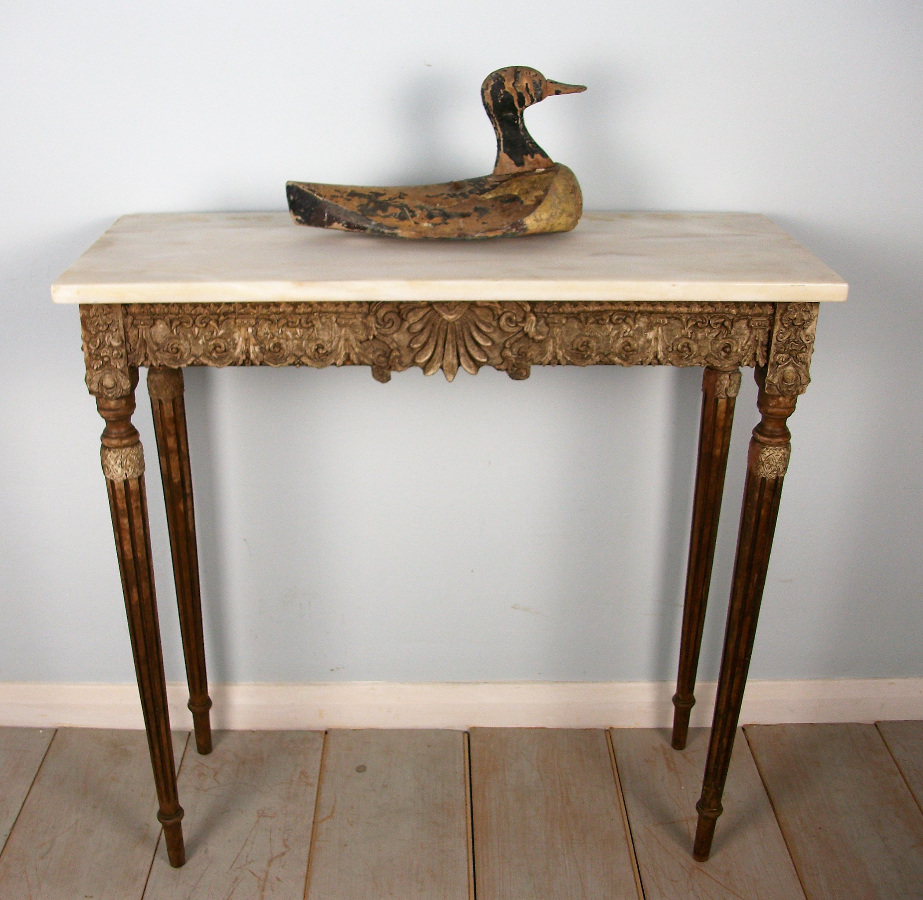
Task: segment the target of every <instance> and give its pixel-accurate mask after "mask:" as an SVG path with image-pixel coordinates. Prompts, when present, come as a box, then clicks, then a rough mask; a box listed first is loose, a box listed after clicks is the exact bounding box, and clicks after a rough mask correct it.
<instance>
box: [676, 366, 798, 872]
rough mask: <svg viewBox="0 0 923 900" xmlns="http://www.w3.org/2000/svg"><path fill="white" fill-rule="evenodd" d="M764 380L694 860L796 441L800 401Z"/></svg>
mask: <svg viewBox="0 0 923 900" xmlns="http://www.w3.org/2000/svg"><path fill="white" fill-rule="evenodd" d="M765 377H766V372H765V370H764V369H757V371H756V380H757V384H758V385H759V398H758V400H757V405H758V406H759V410H760V413H761V415H762V418H761V420H760V423H759V425H757V426H756V428H754V429H753V437H752V439H751V440H750V452H749V455H748V458H747V480H746V483H745V485H744V501H743V510H742V512H741V519H740V533H739V535H738V538H737V558H736V560H735V562H734V578H733V582H732V587H731V601H730V606H729V608H728V619H727V628H726V630H725V634H724V652H723V654H722V657H721V674H720V675H719V677H718V695H717V697H716V699H715V714H714V719H713V722H712V731H711V741H710V743H709V745H708V760H707V762H706V764H705V779H704V782H703V784H702V796H701V798H700V799H699V802H698V803H697V804H696V809H697V810H698V813H699V820H698V826H697V828H696V833H695V845H694V847H693V851H692V854H693V856H694V857H695V858H696V859H698V860H705V859H708V855H709V853H710V851H711V843H712V838H713V837H714V833H715V822H716V821H717V819H718V816H720V815H721V795H722V794H723V792H724V783H725V781H726V779H727V773H728V766H729V765H730V761H731V749H732V747H733V746H734V736H735V734H736V732H737V722H738V720H739V718H740V707H741V703H742V702H743V696H744V687H745V685H746V682H747V672H748V670H749V668H750V654H751V653H752V652H753V641H754V638H755V637H756V621H757V617H758V615H759V610H760V601H761V600H762V597H763V587H764V586H765V584H766V569H767V567H768V565H769V551H770V548H771V547H772V537H773V533H774V532H775V527H776V518H777V516H778V512H779V498H780V496H781V493H782V481H783V479H784V477H785V472H786V469H787V468H788V460H789V456H790V454H791V440H790V439H791V435H790V433H789V430H788V427H787V425H786V421H787V419H788V417H789V416H790V415H791V414H792V413H793V412H794V411H795V397H793V396H792V397H780V396H775V395H772V394H768V393H767V392H766V389H765Z"/></svg>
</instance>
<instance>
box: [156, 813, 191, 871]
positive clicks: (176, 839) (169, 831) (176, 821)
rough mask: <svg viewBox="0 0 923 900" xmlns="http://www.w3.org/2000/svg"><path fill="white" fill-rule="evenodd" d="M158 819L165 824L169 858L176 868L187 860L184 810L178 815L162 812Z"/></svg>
mask: <svg viewBox="0 0 923 900" xmlns="http://www.w3.org/2000/svg"><path fill="white" fill-rule="evenodd" d="M157 819H158V821H159V822H160V824H161V825H163V841H164V843H165V844H166V845H167V859H168V860H169V861H170V865H171V866H173V868H174V869H178V868H180V866H182V865H184V864H185V862H186V846H185V844H184V843H183V810H182V809H180V811H179V813H178V814H177V815H173V816H165V815H164V814H163V813H162V812H160V813H158V814H157Z"/></svg>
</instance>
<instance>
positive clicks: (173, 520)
mask: <svg viewBox="0 0 923 900" xmlns="http://www.w3.org/2000/svg"><path fill="white" fill-rule="evenodd" d="M147 390H148V394H150V397H151V410H152V412H153V414H154V433H155V435H156V437H157V452H158V455H159V457H160V476H161V480H162V482H163V495H164V500H165V502H166V508H167V527H168V530H169V533H170V549H171V551H172V554H173V578H174V581H175V583H176V600H177V605H178V607H179V622H180V631H181V633H182V637H183V656H184V657H185V660H186V679H187V681H188V683H189V704H188V705H189V710H190V712H191V713H192V721H193V727H194V729H195V740H196V749H197V750H198V751H199V753H211V749H212V734H211V724H210V722H209V715H208V711H209V710H210V709H211V706H212V701H211V699H210V698H209V696H208V678H207V676H206V672H205V638H204V634H203V630H202V600H201V596H200V592H199V557H198V550H197V548H196V535H195V508H194V506H193V501H192V470H191V469H190V465H189V439H188V436H187V433H186V405H185V403H184V401H183V372H182V370H181V369H170V368H167V367H166V366H152V367H151V368H150V370H149V371H148V374H147Z"/></svg>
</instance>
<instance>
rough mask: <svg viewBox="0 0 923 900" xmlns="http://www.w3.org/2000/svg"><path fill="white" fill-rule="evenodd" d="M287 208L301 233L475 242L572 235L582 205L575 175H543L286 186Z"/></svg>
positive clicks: (554, 169)
mask: <svg viewBox="0 0 923 900" xmlns="http://www.w3.org/2000/svg"><path fill="white" fill-rule="evenodd" d="M287 190H288V206H289V210H290V211H291V213H292V217H293V218H294V220H295V221H296V222H297V223H298V224H300V225H314V226H317V227H320V228H335V229H339V230H341V231H364V232H367V233H369V234H377V235H386V236H389V237H401V238H455V239H462V240H464V239H469V240H470V239H477V238H487V237H503V236H508V237H513V236H516V235H521V234H538V233H548V232H554V231H570V230H571V229H572V228H574V226H575V225H576V224H577V222H578V220H579V219H580V214H581V213H582V211H583V200H582V196H581V193H580V185H579V184H578V183H577V179H576V177H575V176H574V173H573V172H571V170H570V169H568V168H567V166H564V165H561V164H560V163H556V164H552V165H551V166H549V167H548V168H546V169H535V170H531V171H524V172H513V173H511V174H509V175H485V176H482V177H480V178H466V179H464V180H463V181H449V182H445V183H444V184H425V185H415V186H413V187H357V186H354V185H341V184H309V183H304V182H298V181H290V182H289V183H288V185H287Z"/></svg>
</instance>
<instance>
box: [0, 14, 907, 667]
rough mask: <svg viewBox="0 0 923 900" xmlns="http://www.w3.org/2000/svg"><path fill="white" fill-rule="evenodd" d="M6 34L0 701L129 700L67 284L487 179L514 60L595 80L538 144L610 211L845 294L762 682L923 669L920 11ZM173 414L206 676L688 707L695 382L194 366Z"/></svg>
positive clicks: (558, 113) (745, 415)
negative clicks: (201, 243) (671, 701)
mask: <svg viewBox="0 0 923 900" xmlns="http://www.w3.org/2000/svg"><path fill="white" fill-rule="evenodd" d="M0 35H2V38H0V40H2V42H3V52H2V53H0V121H2V122H3V126H2V128H0V185H2V198H3V202H2V213H3V214H2V216H0V310H2V323H3V327H2V329H0V341H2V344H3V346H2V348H0V367H2V372H0V385H2V389H0V422H2V425H0V459H2V461H3V469H2V476H0V511H2V516H0V548H2V549H0V681H66V682H83V681H99V682H110V681H111V682H123V681H129V680H131V679H132V668H131V658H130V653H129V648H128V641H127V635H126V628H125V625H124V621H123V620H124V615H123V613H122V610H121V598H120V591H119V581H118V574H117V569H116V560H115V554H114V550H113V545H112V537H111V532H110V527H109V522H108V508H107V505H106V499H105V490H104V486H103V480H102V475H101V473H100V470H99V461H98V446H99V445H98V434H99V431H100V430H101V427H102V422H101V420H100V419H99V417H98V416H97V414H96V412H95V410H94V407H93V403H92V400H91V398H90V397H89V395H88V394H87V393H86V390H85V388H84V387H83V384H82V380H81V378H82V374H81V367H82V359H81V354H80V341H79V332H78V321H77V311H76V309H74V308H61V307H53V306H52V304H51V302H50V298H49V285H50V283H51V282H52V281H53V280H54V279H55V278H56V277H57V276H58V275H59V274H60V273H61V272H62V271H63V270H64V269H65V268H66V267H67V266H68V265H69V264H70V263H71V262H72V261H73V260H74V259H75V258H76V257H77V256H78V255H79V254H80V253H81V252H82V251H83V250H84V249H85V248H86V247H87V246H88V245H89V244H90V243H91V242H92V240H93V239H94V238H95V237H96V236H97V235H98V234H99V233H100V232H101V231H102V230H103V229H104V228H105V227H107V226H108V225H109V224H110V223H111V222H112V221H113V220H114V219H115V218H117V217H118V216H119V215H121V214H123V213H128V212H152V211H181V210H245V209H246V210H249V209H282V208H284V183H285V181H286V180H287V179H289V178H302V179H306V180H315V181H334V182H336V181H346V182H355V183H372V184H374V183H388V182H392V183H393V182H398V183H400V182H403V183H413V182H425V181H433V180H438V179H444V178H454V177H461V176H467V175H477V174H482V173H486V172H487V171H489V170H490V168H491V165H492V163H493V153H494V146H493V135H492V133H491V130H490V127H489V124H488V122H487V119H486V117H485V116H484V113H483V110H482V109H481V106H480V99H479V95H478V87H479V85H480V82H481V79H482V78H483V77H484V75H486V74H487V73H488V72H489V71H491V70H492V69H494V68H497V67H499V66H502V65H508V64H513V63H516V64H528V65H533V66H535V67H537V68H539V69H541V70H542V71H544V72H545V73H546V74H547V75H549V76H550V77H554V78H558V79H561V80H565V81H577V82H582V83H585V84H587V85H588V86H589V90H588V91H587V93H586V94H582V95H580V96H578V97H568V98H562V99H560V100H555V101H553V102H550V103H545V104H542V105H541V106H540V107H537V108H535V109H534V110H531V111H530V114H529V125H530V128H531V130H532V132H533V134H534V135H535V136H536V138H537V140H538V141H539V143H541V144H542V145H543V146H544V147H545V148H546V149H547V150H548V151H549V152H550V153H551V155H552V156H553V157H554V158H556V159H559V160H560V161H562V162H565V163H567V164H568V165H569V166H571V168H572V169H573V170H574V171H575V172H576V173H577V175H578V177H579V179H580V181H581V183H582V185H583V190H584V196H585V202H586V206H587V208H590V209H613V208H614V209H657V210H660V209H670V210H741V211H752V212H761V213H765V214H768V215H769V216H770V217H772V218H774V219H775V221H777V222H778V223H779V224H780V225H782V226H783V227H784V228H786V229H787V230H789V231H790V232H791V233H792V234H793V235H794V236H795V237H796V238H798V239H799V240H801V241H802V242H803V243H805V244H806V245H807V246H808V247H809V248H810V249H811V250H812V251H813V252H814V253H816V254H817V255H818V256H820V257H821V258H822V259H824V260H825V261H826V262H827V263H828V264H829V265H831V266H832V267H833V268H834V269H836V270H837V271H838V272H840V274H842V275H843V277H844V278H845V279H846V280H847V281H848V282H849V283H850V286H851V294H850V300H849V302H848V304H847V305H845V306H839V307H826V308H825V309H824V310H823V311H822V314H821V320H820V326H819V331H818V338H817V348H816V354H815V363H814V368H813V372H814V377H815V384H814V385H813V386H812V387H811V389H810V390H809V391H808V393H807V394H806V395H805V397H803V398H802V399H801V400H800V401H799V404H798V411H797V412H796V414H795V416H794V417H793V418H792V420H791V427H792V431H793V434H794V456H793V459H792V465H791V469H790V472H789V476H788V478H787V479H786V486H785V496H784V497H783V504H782V512H781V516H780V522H779V537H778V540H777V542H776V549H775V553H774V558H773V561H772V565H771V569H770V573H769V579H768V584H767V590H766V600H765V605H764V611H763V617H762V621H761V626H760V633H759V635H758V637H757V646H756V651H755V655H754V660H753V668H752V674H753V675H754V677H758V678H781V679H792V678H828V677H857V678H872V677H900V676H920V675H923V652H921V634H923V554H921V553H920V544H921V533H923V528H921V512H923V502H921V501H923V491H921V485H923V429H921V425H920V422H921V399H920V395H921V385H923V377H921V376H923V371H921V369H923V363H921V353H920V346H919V345H920V338H921V334H923V304H921V291H923V287H921V286H923V165H921V151H920V147H921V144H923V54H921V53H920V47H921V39H923V5H921V4H920V3H918V2H917V0H905V2H895V0H890V2H889V0H884V2H882V0H878V2H875V3H872V2H867V0H851V2H848V0H840V2H835V3H834V2H821V3H813V4H807V3H804V2H801V0H798V2H794V0H793V2H783V0H767V2H763V3H760V4H749V3H748V4H745V3H739V2H731V0H726V2H718V0H710V2H696V3H692V2H680V0H672V2H669V0H645V2H623V3H599V2H595V3H590V2H582V0H575V2H571V3H568V4H553V3H550V2H547V0H537V2H536V0H533V2H531V3H502V2H501V3H498V2H493V3H486V2H466V3H438V4H435V3H430V2H410V0H394V2H391V3H388V4H373V3H356V2H342V0H341V2H336V3H318V2H312V3H304V2H299V3H294V2H276V3H263V4H254V3H243V2H223V3H218V2H209V3H205V2H199V3H191V4H190V3H188V2H178V0H161V2H159V3H157V4H153V3H135V4H126V3H122V2H117V0H108V2H96V3H90V4H74V3H64V2H60V0H49V2H46V3H43V4H41V5H34V4H26V3H23V2H15V0H14V2H11V3H6V4H4V5H3V7H2V9H0ZM745 385H746V386H745V389H744V391H743V393H742V396H741V401H740V403H739V405H738V418H737V430H736V432H735V438H734V446H733V449H732V463H731V472H730V474H729V478H728V486H727V499H726V504H725V527H724V530H723V533H722V536H721V540H720V547H719V551H718V560H717V564H716V572H715V591H714V600H713V605H712V610H711V618H710V621H709V623H708V626H707V634H706V638H705V656H704V659H703V665H702V673H703V676H705V677H711V678H714V677H715V676H716V672H717V654H718V647H719V643H720V633H721V630H722V628H723V619H724V608H725V606H726V596H727V585H728V583H729V578H730V565H731V561H732V557H733V545H734V539H735V533H734V532H735V528H734V523H735V521H736V514H737V511H738V508H739V502H740V501H739V498H740V494H741V488H742V471H743V461H744V454H745V447H746V440H747V436H748V432H749V429H750V427H752V425H753V424H754V423H755V408H754V399H755V391H754V389H753V385H752V381H751V380H750V379H749V378H747V379H745ZM187 391H188V394H187V403H188V409H189V416H190V430H191V435H192V438H191V439H192V445H193V448H192V449H193V454H194V458H193V469H194V478H195V490H196V500H197V504H198V514H199V535H200V538H199V540H200V550H201V560H202V567H203V587H204V604H205V616H206V638H207V641H208V644H209V654H210V669H211V674H212V677H213V679H214V680H216V681H295V682H297V681H322V680H386V681H390V680H405V681H455V680H459V681H479V680H530V679H542V680H545V679H547V680H610V679H613V680H645V681H646V680H668V679H670V678H672V677H673V673H674V665H675V663H674V660H675V658H676V652H677V643H678V633H679V615H680V601H681V597H682V579H683V574H684V568H685V545H686V540H687V529H688V525H687V521H688V516H689V510H690V496H691V486H692V476H693V469H694V459H693V457H694V452H695V442H696V428H697V419H698V404H699V386H698V375H697V373H696V372H694V371H677V370H660V371H641V370H605V369H594V370H585V371H580V370H576V369H558V370H537V371H535V372H534V373H533V375H532V377H531V378H530V379H529V380H528V381H526V382H524V383H513V382H510V381H509V380H508V379H507V377H506V376H505V375H501V374H499V373H496V372H493V371H484V372H482V373H481V374H480V375H479V376H478V377H477V378H471V377H469V376H466V375H465V374H464V373H462V374H461V375H460V376H459V377H458V378H457V379H456V381H455V382H454V383H453V384H447V383H446V382H445V381H444V380H443V379H442V377H441V376H435V377H433V378H428V379H427V378H425V377H424V376H423V375H422V374H420V373H419V372H409V373H405V374H403V375H398V376H396V377H395V378H394V379H393V381H392V382H391V384H389V385H387V386H382V385H379V384H377V383H376V382H375V381H373V379H372V377H371V375H370V374H369V372H368V371H367V370H363V369H349V370H342V371H331V370H323V371H294V370H286V371H269V370H258V371H241V370H232V371H192V372H190V373H189V374H188V376H187ZM140 396H141V402H140V404H139V407H140V408H139V414H138V415H137V417H136V421H137V424H138V427H139V428H140V429H141V431H142V437H143V439H144V440H145V442H146V445H147V447H148V459H149V460H150V461H151V463H153V459H154V458H155V455H154V453H153V438H152V435H151V427H150V415H149V412H148V410H147V408H146V404H145V403H144V401H143V396H144V395H143V393H142V394H141V395H140ZM152 468H153V467H151V469H152ZM149 471H150V477H149V493H150V499H151V512H152V517H153V521H154V529H153V541H154V549H155V555H156V564H157V571H158V575H159V586H158V587H159V595H160V601H161V620H162V626H163V630H164V641H165V652H166V658H167V667H168V677H169V678H170V679H180V678H181V677H182V664H181V660H180V654H179V650H178V643H179V642H178V636H177V631H178V629H177V627H176V619H175V614H174V612H173V588H172V584H171V582H170V578H169V565H168V561H169V552H168V549H167V542H166V534H165V528H164V527H163V526H162V524H161V523H162V521H163V510H162V501H161V500H160V499H159V497H158V492H159V484H158V479H157V475H156V472H154V471H152V470H149Z"/></svg>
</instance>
